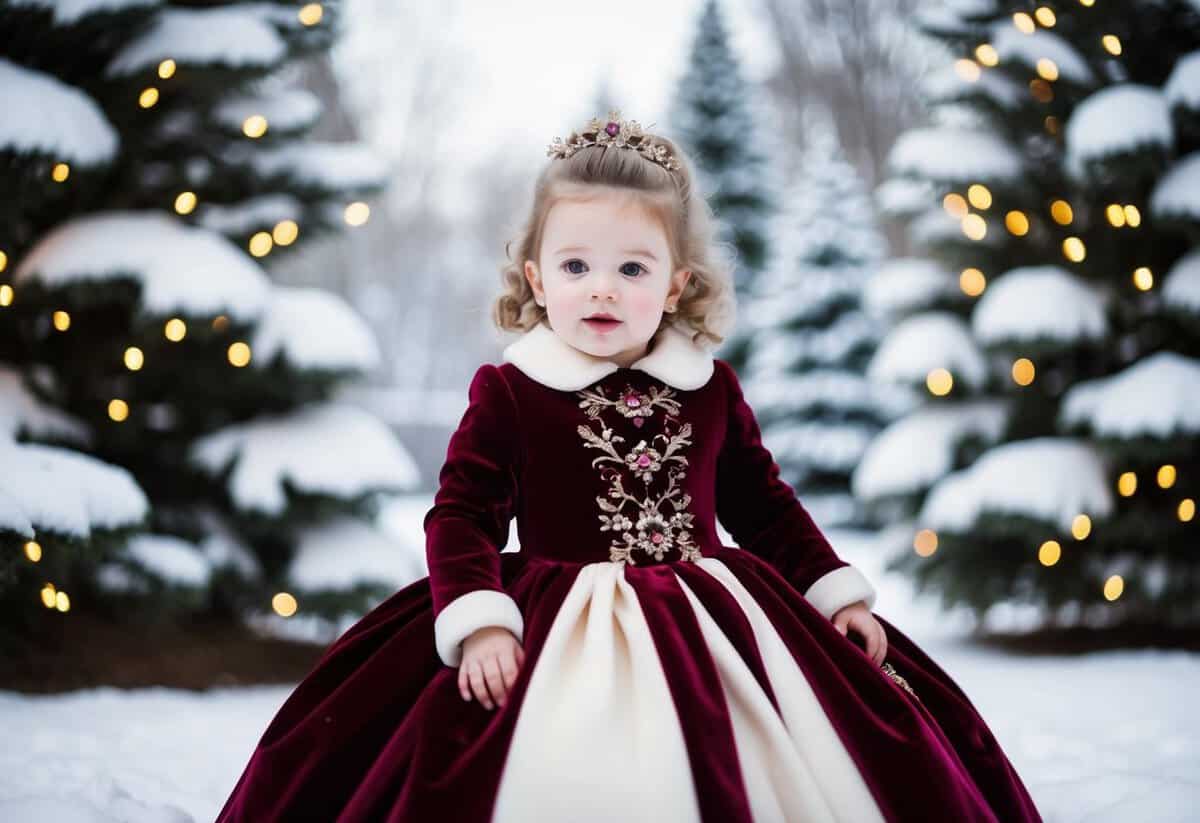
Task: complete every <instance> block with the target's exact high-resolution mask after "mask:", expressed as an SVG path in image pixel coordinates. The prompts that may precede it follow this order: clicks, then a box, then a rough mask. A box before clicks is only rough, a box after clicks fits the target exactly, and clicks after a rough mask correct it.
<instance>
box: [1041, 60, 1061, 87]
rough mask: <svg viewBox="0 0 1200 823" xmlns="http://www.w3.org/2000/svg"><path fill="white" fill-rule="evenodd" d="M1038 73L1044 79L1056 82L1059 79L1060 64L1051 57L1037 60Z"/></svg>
mask: <svg viewBox="0 0 1200 823" xmlns="http://www.w3.org/2000/svg"><path fill="white" fill-rule="evenodd" d="M1037 73H1038V76H1039V77H1041V78H1042V79H1043V80H1049V81H1050V82H1054V81H1055V80H1057V79H1058V66H1057V65H1056V64H1055V62H1054V61H1053V60H1051V59H1050V58H1049V57H1043V58H1042V59H1040V60H1038V61H1037Z"/></svg>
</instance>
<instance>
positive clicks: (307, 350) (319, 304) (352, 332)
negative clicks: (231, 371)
mask: <svg viewBox="0 0 1200 823" xmlns="http://www.w3.org/2000/svg"><path fill="white" fill-rule="evenodd" d="M250 350H251V351H252V352H254V358H255V360H256V361H257V362H258V363H260V364H262V365H263V367H264V368H265V367H266V366H267V365H268V364H270V363H272V362H273V361H274V359H275V356H276V354H279V353H282V355H283V357H284V358H285V359H286V360H287V362H288V363H290V364H291V365H293V366H295V367H296V368H299V369H330V370H340V369H345V370H351V371H363V372H365V371H369V370H371V369H373V368H375V367H376V366H377V365H379V362H380V359H381V355H380V351H379V346H378V344H377V343H376V342H375V336H374V334H373V333H372V332H371V329H370V327H369V326H368V325H367V324H366V322H365V321H364V320H363V319H362V318H361V317H359V316H358V313H357V312H355V311H354V309H352V308H351V307H350V304H349V303H347V302H346V301H345V300H344V299H343V298H342V297H340V296H338V295H336V294H334V293H333V292H330V291H326V290H324V289H318V288H313V287H309V286H276V287H275V288H273V289H272V290H271V299H270V302H269V303H268V304H267V308H266V312H265V313H264V314H263V316H262V318H261V320H260V321H259V324H258V326H257V328H255V330H254V337H253V339H252V341H251V344H250Z"/></svg>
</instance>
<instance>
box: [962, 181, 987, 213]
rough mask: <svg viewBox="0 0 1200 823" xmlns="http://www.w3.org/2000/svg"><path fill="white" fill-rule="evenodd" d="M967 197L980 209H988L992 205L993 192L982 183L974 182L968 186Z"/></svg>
mask: <svg viewBox="0 0 1200 823" xmlns="http://www.w3.org/2000/svg"><path fill="white" fill-rule="evenodd" d="M967 199H968V200H970V201H971V205H972V206H974V207H975V208H977V209H979V210H980V211H987V210H988V209H989V208H991V205H992V193H991V192H990V191H988V187H987V186H985V185H983V184H982V183H973V184H971V185H970V186H969V187H968V188H967Z"/></svg>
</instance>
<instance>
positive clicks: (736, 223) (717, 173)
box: [670, 0, 773, 370]
mask: <svg viewBox="0 0 1200 823" xmlns="http://www.w3.org/2000/svg"><path fill="white" fill-rule="evenodd" d="M752 94H753V90H752V89H751V88H750V87H749V85H748V84H747V83H746V81H745V79H744V78H743V77H742V69H741V65H740V63H739V61H738V59H737V56H736V55H735V53H734V51H733V48H732V46H731V44H730V42H729V33H728V31H727V29H726V27H725V22H724V19H723V17H722V15H721V11H720V8H719V7H718V4H717V0H708V1H707V2H706V3H705V5H704V11H703V12H702V14H701V17H700V23H699V27H698V29H697V32H696V37H695V40H694V41H693V43H692V49H691V53H690V55H689V58H688V66H687V69H686V70H685V72H684V75H683V77H682V79H681V81H680V83H679V86H678V88H677V89H676V91H675V97H674V99H673V101H672V105H671V127H672V133H671V135H670V136H671V137H673V138H674V139H676V140H678V142H679V143H680V144H681V145H682V146H683V147H684V149H685V150H686V151H687V152H688V153H689V154H690V155H691V156H692V157H693V158H694V160H695V163H696V167H697V168H696V173H697V177H698V178H699V182H700V185H701V186H702V188H703V190H704V191H705V192H706V193H707V194H708V195H709V197H708V202H709V204H710V205H711V206H712V208H713V211H714V212H715V213H716V216H717V218H718V219H719V220H720V222H721V227H722V232H723V234H722V239H723V240H724V241H725V242H727V243H730V244H732V248H733V249H734V251H735V253H736V268H735V273H734V283H735V286H736V288H737V291H738V294H739V296H745V295H748V294H750V292H751V284H752V283H753V280H754V278H755V276H756V275H757V274H758V273H759V272H760V271H761V270H762V268H763V266H764V265H765V264H766V260H767V253H768V249H767V221H768V220H769V218H770V214H771V211H772V210H773V199H772V196H771V192H770V184H771V181H769V180H768V179H767V176H766V163H765V157H764V154H763V152H762V150H761V148H760V146H759V142H758V140H759V138H758V137H757V125H756V122H755V117H754V112H755V106H754V105H753V104H752V103H751V102H750V99H751V95H752ZM749 342H750V341H749V339H748V338H746V337H745V333H744V331H743V330H742V329H741V327H740V326H739V327H738V329H737V330H736V331H735V333H734V334H732V335H730V337H729V338H728V339H727V340H726V342H725V343H724V344H723V345H722V351H721V356H722V357H724V358H725V359H726V360H728V361H729V363H730V364H731V365H732V366H733V367H734V368H735V369H739V370H740V369H741V367H742V366H744V364H745V362H746V359H747V356H748V351H749Z"/></svg>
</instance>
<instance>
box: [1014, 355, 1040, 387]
mask: <svg viewBox="0 0 1200 823" xmlns="http://www.w3.org/2000/svg"><path fill="white" fill-rule="evenodd" d="M1036 373H1037V369H1036V368H1035V367H1034V365H1033V361H1032V360H1030V359H1029V358H1028V357H1020V358H1018V359H1017V360H1015V361H1014V362H1013V365H1012V379H1013V382H1014V383H1016V384H1017V385H1018V386H1028V385H1029V384H1030V383H1032V382H1033V377H1034V375H1035V374H1036Z"/></svg>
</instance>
